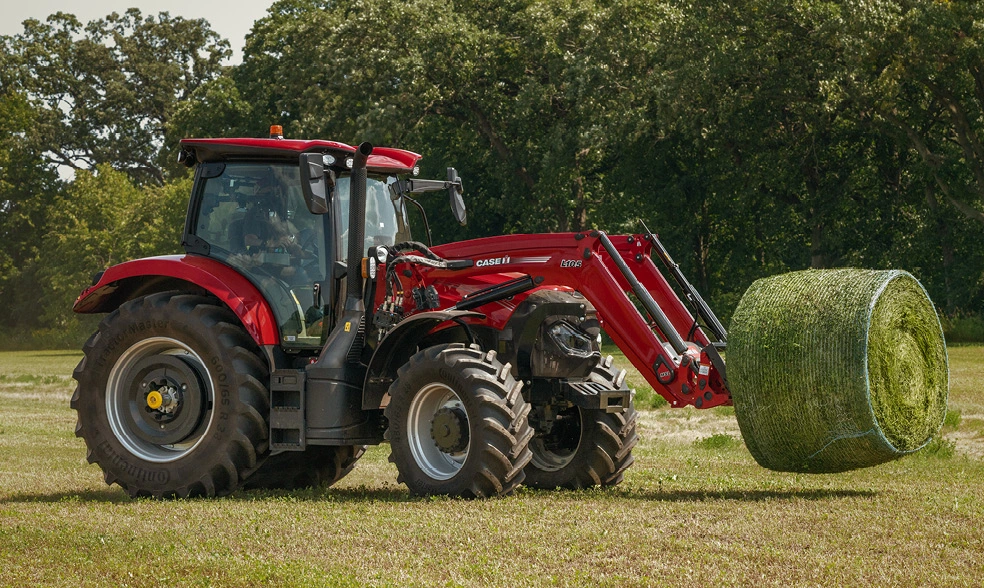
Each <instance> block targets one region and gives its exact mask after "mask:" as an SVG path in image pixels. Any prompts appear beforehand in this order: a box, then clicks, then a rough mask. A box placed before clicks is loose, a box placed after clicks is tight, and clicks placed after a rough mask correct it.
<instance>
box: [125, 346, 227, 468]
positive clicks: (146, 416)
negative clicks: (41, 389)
mask: <svg viewBox="0 0 984 588" xmlns="http://www.w3.org/2000/svg"><path fill="white" fill-rule="evenodd" d="M211 381H212V379H211V376H210V374H209V372H208V369H207V368H206V367H205V362H203V361H202V358H201V357H200V356H199V355H198V354H197V353H196V352H195V351H194V350H193V349H191V348H190V347H189V346H188V345H186V344H184V343H182V342H180V341H178V340H176V339H171V338H168V337H153V338H149V339H144V340H143V341H140V342H138V343H136V344H135V345H132V346H131V347H130V348H129V349H127V350H126V351H124V352H123V354H122V355H120V357H119V359H117V360H116V363H115V364H114V365H113V369H112V370H110V373H109V378H108V380H107V383H106V416H107V418H108V419H109V426H110V428H111V429H112V431H113V434H114V435H115V436H116V439H117V440H118V441H119V442H120V443H121V444H122V445H123V447H124V448H125V449H126V450H127V451H129V452H130V453H132V454H133V455H135V456H136V457H138V458H140V459H143V460H145V461H149V462H156V463H164V462H170V461H174V460H177V459H181V458H182V457H184V456H185V455H186V454H188V453H190V452H191V451H193V450H194V449H195V448H196V447H198V445H199V444H200V443H201V442H202V440H203V439H205V437H206V434H207V433H208V430H209V428H210V427H211V425H212V417H213V410H212V386H211Z"/></svg>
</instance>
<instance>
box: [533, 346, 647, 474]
mask: <svg viewBox="0 0 984 588" xmlns="http://www.w3.org/2000/svg"><path fill="white" fill-rule="evenodd" d="M611 360H612V358H611V356H609V357H608V358H606V359H605V360H603V361H602V363H600V364H599V365H597V366H596V367H595V368H594V369H593V370H592V371H591V373H590V374H589V375H588V378H589V379H591V380H593V381H595V382H598V383H599V384H603V385H605V386H609V387H610V388H611V389H613V390H627V387H626V385H625V376H624V372H623V370H619V369H617V368H615V367H613V366H612V361H611ZM637 418H638V413H636V410H635V406H634V405H633V403H632V402H631V401H630V402H629V406H628V408H626V409H625V410H624V411H623V412H613V413H607V412H605V411H603V410H587V409H583V408H579V407H577V406H571V407H569V408H567V409H565V410H563V411H561V412H560V414H558V415H557V417H556V419H555V420H554V422H553V425H552V426H551V428H550V430H549V432H543V431H537V434H536V436H535V437H534V438H533V440H532V441H531V442H530V451H531V452H532V453H533V458H532V459H531V460H530V463H529V465H528V466H526V481H525V482H524V483H525V484H526V485H527V486H529V487H531V488H545V489H551V488H570V489H579V488H589V487H592V486H614V485H615V484H618V483H619V482H621V481H622V478H623V477H624V475H625V470H627V469H628V468H629V466H631V465H632V463H633V461H634V458H633V457H632V448H633V447H635V445H636V443H637V442H638V441H639V437H638V435H636V420H637Z"/></svg>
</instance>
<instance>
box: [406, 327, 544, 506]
mask: <svg viewBox="0 0 984 588" xmlns="http://www.w3.org/2000/svg"><path fill="white" fill-rule="evenodd" d="M521 390H522V382H517V381H516V380H515V379H514V378H513V377H512V375H511V374H510V371H509V365H508V364H506V365H503V364H502V363H500V362H499V361H498V359H496V357H495V352H494V351H490V352H487V353H486V352H483V351H482V350H481V349H480V348H478V347H477V346H471V347H467V348H466V347H464V346H463V345H461V344H452V345H437V346H434V347H429V348H427V349H424V350H423V351H420V352H418V353H417V354H415V355H414V356H413V357H411V358H410V361H409V362H408V363H407V364H406V365H404V366H403V367H401V368H400V370H399V373H398V376H397V379H396V380H395V381H394V382H393V384H392V385H391V386H390V390H389V393H390V397H391V400H390V403H389V405H388V406H387V407H386V417H387V419H388V420H389V429H388V430H387V439H389V441H390V444H391V446H392V454H391V455H390V461H392V462H393V463H395V464H396V467H397V470H398V471H399V474H400V475H399V479H398V480H399V481H400V482H402V483H404V484H406V485H407V487H408V488H409V489H410V491H411V492H412V493H413V494H417V495H432V494H443V495H448V496H460V497H467V498H483V497H488V496H497V495H502V494H508V493H510V492H512V491H513V490H514V489H515V488H516V487H517V486H518V485H519V484H520V483H522V481H523V477H524V474H523V468H524V467H525V466H526V464H527V463H528V462H529V460H530V458H531V457H532V455H531V454H530V451H529V449H528V447H527V446H528V444H529V441H530V439H531V438H532V437H533V429H532V428H531V427H530V426H529V423H527V420H526V416H527V414H528V413H529V410H530V408H529V405H528V404H527V403H526V401H525V400H524V399H523V396H522V394H521Z"/></svg>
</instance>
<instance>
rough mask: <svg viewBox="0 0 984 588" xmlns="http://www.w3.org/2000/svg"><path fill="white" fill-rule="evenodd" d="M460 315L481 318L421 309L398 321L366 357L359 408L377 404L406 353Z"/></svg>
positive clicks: (462, 312)
mask: <svg viewBox="0 0 984 588" xmlns="http://www.w3.org/2000/svg"><path fill="white" fill-rule="evenodd" d="M463 317H475V318H478V319H485V315H484V314H482V313H479V312H472V311H468V310H440V311H434V312H421V313H418V314H415V315H413V316H411V317H409V318H408V319H406V320H404V321H402V322H401V323H400V324H398V325H397V326H396V328H394V329H393V330H392V331H390V332H389V334H387V335H386V338H384V339H383V340H382V341H381V342H380V343H379V346H378V347H376V351H375V353H373V355H372V359H371V360H369V369H368V370H367V371H366V382H365V386H363V393H362V408H363V410H375V409H378V408H379V407H380V405H381V404H382V401H383V397H384V396H385V395H386V392H387V390H389V387H390V384H392V383H393V380H395V379H396V370H398V369H399V368H400V366H401V365H403V364H405V363H407V362H408V361H410V356H412V355H413V354H414V353H416V352H417V345H418V344H419V343H420V341H421V340H423V339H424V337H426V336H427V334H428V333H430V332H431V331H433V330H434V327H436V326H438V325H440V324H441V323H443V322H445V321H449V320H454V319H459V318H463Z"/></svg>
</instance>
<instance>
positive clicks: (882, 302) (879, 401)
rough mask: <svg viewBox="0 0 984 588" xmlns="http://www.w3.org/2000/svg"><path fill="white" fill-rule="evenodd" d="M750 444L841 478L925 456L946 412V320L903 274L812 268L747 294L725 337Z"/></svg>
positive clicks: (778, 465) (758, 454)
mask: <svg viewBox="0 0 984 588" xmlns="http://www.w3.org/2000/svg"><path fill="white" fill-rule="evenodd" d="M728 380H729V384H730V388H731V393H732V397H733V400H734V405H735V414H736V416H737V418H738V425H739V427H740V428H741V433H742V436H743V437H744V439H745V444H746V445H747V446H748V449H749V451H751V453H752V455H753V456H754V457H755V459H756V460H757V461H758V462H759V463H760V464H761V465H762V466H764V467H767V468H769V469H773V470H779V471H791V472H814V473H822V472H841V471H846V470H851V469H855V468H860V467H866V466H871V465H876V464H879V463H883V462H886V461H890V460H892V459H896V458H898V457H901V456H903V455H905V454H907V453H911V452H913V451H916V450H918V449H919V448H920V447H922V446H923V445H925V444H927V443H928V442H929V441H930V440H931V439H932V437H933V436H934V435H936V434H937V433H938V432H939V430H940V427H941V426H942V424H943V419H944V417H945V416H946V403H947V390H948V385H949V382H948V372H947V356H946V346H945V344H944V341H943V331H942V328H941V327H940V322H939V318H938V317H937V315H936V311H935V310H934V308H933V305H932V302H931V301H930V299H929V296H928V295H927V294H926V291H925V289H923V287H922V285H921V284H920V283H919V282H918V281H917V280H916V279H915V278H913V277H912V276H911V275H909V274H908V273H906V272H902V271H873V270H857V269H842V270H809V271H802V272H793V273H789V274H782V275H778V276H772V277H769V278H764V279H761V280H758V281H756V282H755V283H754V284H752V285H751V287H749V289H748V291H746V292H745V295H744V296H743V297H742V300H741V302H740V303H739V304H738V308H737V309H736V310H735V313H734V316H733V318H732V322H731V329H730V334H729V337H728Z"/></svg>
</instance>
